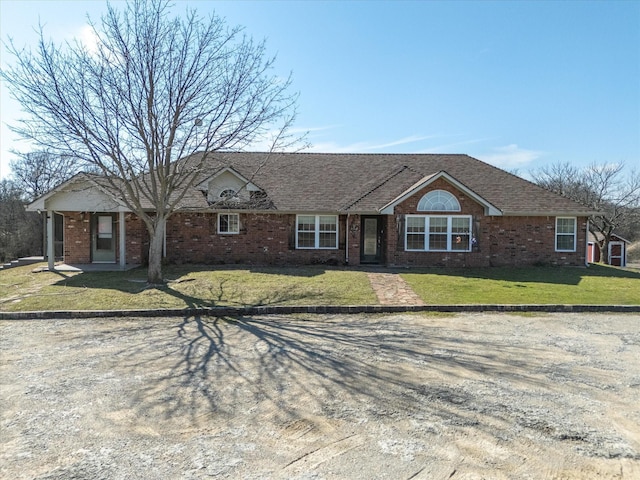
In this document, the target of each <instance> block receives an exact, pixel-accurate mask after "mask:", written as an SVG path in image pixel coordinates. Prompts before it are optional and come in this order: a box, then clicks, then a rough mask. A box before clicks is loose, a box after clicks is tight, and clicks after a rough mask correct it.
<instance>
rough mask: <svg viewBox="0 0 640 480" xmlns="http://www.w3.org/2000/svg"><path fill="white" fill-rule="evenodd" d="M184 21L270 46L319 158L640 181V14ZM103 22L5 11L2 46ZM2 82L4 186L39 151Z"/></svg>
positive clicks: (516, 4) (610, 10)
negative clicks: (23, 133) (566, 166)
mask: <svg viewBox="0 0 640 480" xmlns="http://www.w3.org/2000/svg"><path fill="white" fill-rule="evenodd" d="M119 3H121V0H114V1H112V4H113V5H114V6H116V7H117V6H118V4H119ZM187 7H192V8H196V9H197V10H198V12H199V13H201V14H202V15H209V14H211V13H212V12H215V13H216V14H217V15H219V16H221V17H224V18H225V19H226V21H227V23H228V25H230V26H235V25H241V26H243V27H244V28H245V32H246V33H247V34H248V35H250V36H252V37H253V38H254V39H257V40H261V39H265V40H266V42H267V52H268V53H269V54H273V55H276V56H277V60H276V73H277V74H279V75H283V76H286V75H288V74H289V73H291V74H292V77H293V85H292V90H293V91H296V92H299V94H300V97H299V101H298V117H297V121H296V124H295V128H296V129H300V130H302V131H308V132H309V133H308V137H307V140H308V141H309V142H310V143H311V145H312V146H311V148H310V149H309V151H318V152H354V153H355V152H357V153H466V154H469V155H471V156H473V157H476V158H479V159H481V160H484V161H486V162H488V163H491V164H493V165H495V166H497V167H500V168H503V169H506V170H509V171H513V172H516V173H519V174H521V175H523V176H526V175H527V173H526V172H530V171H531V170H536V169H539V168H541V167H545V166H549V165H553V164H559V163H565V162H568V163H570V164H573V165H575V166H578V167H582V166H587V165H589V164H591V163H598V164H604V163H620V162H623V163H625V164H626V165H627V166H629V167H634V166H638V167H640V1H634V0H628V1H615V0H608V1H578V0H573V1H550V0H547V1H511V2H510V1H446V2H444V1H417V0H414V1H372V0H369V1H348V0H347V1H337V0H335V1H310V0H309V1H293V0H290V1H268V0H267V1H242V0H241V1H234V2H228V1H211V0H206V1H205V0H200V1H198V0H188V1H187V0H176V1H175V7H174V8H175V11H176V12H181V11H184V10H185V9H186V8H187ZM105 10H106V3H105V2H103V1H101V0H76V1H62V0H56V1H44V0H39V1H37V0H22V1H17V0H0V38H2V41H3V42H6V41H7V39H8V38H12V39H13V41H14V43H15V44H16V45H18V46H35V44H36V42H37V33H36V31H35V28H36V27H37V26H38V24H43V25H44V31H45V37H47V38H51V39H52V40H53V41H54V42H56V43H61V42H64V41H66V40H71V39H73V38H80V39H82V38H86V37H87V35H86V32H87V20H86V16H87V14H88V15H89V16H90V17H91V19H93V20H96V21H98V20H99V19H100V16H101V14H102V13H104V11H105ZM12 61H13V60H12V58H11V56H9V55H8V54H7V53H6V49H5V48H4V46H3V47H2V48H1V52H0V64H1V66H2V68H5V66H6V65H7V64H10V63H11V62H12ZM1 83H2V85H0V122H1V124H2V125H1V130H0V178H5V177H7V176H8V175H9V174H10V170H9V161H10V160H11V159H13V158H14V156H13V155H12V154H11V153H10V151H11V150H12V149H17V150H20V151H23V152H24V151H30V146H29V145H28V144H25V143H24V141H20V140H19V139H17V138H16V137H15V135H14V134H13V133H12V132H11V131H10V130H9V129H8V127H7V125H8V124H12V123H14V122H15V121H16V119H18V118H20V117H21V115H22V114H21V111H20V106H19V105H18V104H17V103H16V102H15V101H13V100H12V99H11V98H10V95H9V91H8V89H7V86H6V85H4V82H1Z"/></svg>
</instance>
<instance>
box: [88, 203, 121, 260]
mask: <svg viewBox="0 0 640 480" xmlns="http://www.w3.org/2000/svg"><path fill="white" fill-rule="evenodd" d="M114 225H115V222H114V217H113V215H108V214H94V215H93V216H92V220H91V230H92V231H91V261H92V262H93V263H115V262H116V239H115V228H114Z"/></svg>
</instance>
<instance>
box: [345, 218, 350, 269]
mask: <svg viewBox="0 0 640 480" xmlns="http://www.w3.org/2000/svg"><path fill="white" fill-rule="evenodd" d="M350 216H351V214H350V213H347V223H346V224H345V228H344V238H345V242H344V263H345V265H349V217H350Z"/></svg>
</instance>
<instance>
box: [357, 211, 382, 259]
mask: <svg viewBox="0 0 640 480" xmlns="http://www.w3.org/2000/svg"><path fill="white" fill-rule="evenodd" d="M360 230H361V232H362V235H361V240H360V263H380V262H381V261H382V250H383V237H382V233H383V230H382V218H381V217H374V216H362V217H361V225H360Z"/></svg>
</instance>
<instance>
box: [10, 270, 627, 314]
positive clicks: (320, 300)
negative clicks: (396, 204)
mask: <svg viewBox="0 0 640 480" xmlns="http://www.w3.org/2000/svg"><path fill="white" fill-rule="evenodd" d="M33 268H34V266H33V265H32V266H26V267H18V268H14V269H10V270H6V271H0V310H4V311H32V310H115V309H144V308H185V307H211V306H251V305H363V304H370V305H371V304H377V303H378V301H377V299H376V296H375V294H374V293H373V291H372V289H371V286H370V284H369V280H368V278H367V274H366V272H364V271H360V270H351V269H326V268H322V267H296V268H293V267H292V268H281V267H280V268H278V267H273V268H240V267H238V268H217V267H198V266H192V265H189V266H183V267H176V266H170V267H166V268H165V271H164V273H165V278H167V279H168V280H169V282H168V283H167V285H166V286H163V287H161V288H151V287H148V286H147V284H146V281H145V278H146V271H145V270H144V269H136V270H131V271H128V272H89V273H64V274H63V273H50V272H42V273H32V270H33ZM399 274H400V275H402V277H403V278H404V279H405V280H406V281H407V282H408V283H409V284H410V285H411V287H412V288H413V289H414V290H415V292H416V293H417V294H418V295H419V296H420V297H422V299H423V300H424V301H425V302H426V303H427V304H474V303H479V304H609V305H640V272H637V271H631V270H625V269H620V268H614V267H607V266H601V265H593V266H591V267H589V268H542V267H541V268H483V269H423V270H417V269H416V270H409V271H407V270H403V271H400V272H399Z"/></svg>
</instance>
